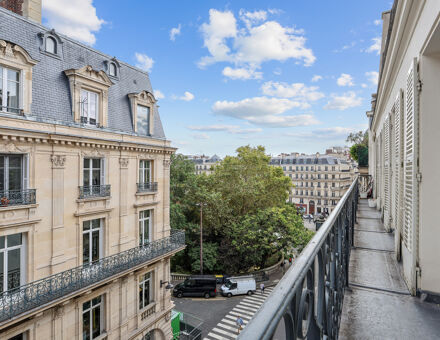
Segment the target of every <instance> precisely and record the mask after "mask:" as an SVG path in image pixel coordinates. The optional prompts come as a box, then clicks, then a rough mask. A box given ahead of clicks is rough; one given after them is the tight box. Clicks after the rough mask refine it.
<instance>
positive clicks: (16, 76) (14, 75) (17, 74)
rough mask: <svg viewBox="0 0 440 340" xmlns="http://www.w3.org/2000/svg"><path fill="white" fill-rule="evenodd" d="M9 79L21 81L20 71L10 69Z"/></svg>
mask: <svg viewBox="0 0 440 340" xmlns="http://www.w3.org/2000/svg"><path fill="white" fill-rule="evenodd" d="M7 79H8V81H11V82H19V81H20V72H18V71H15V70H10V69H8V76H7Z"/></svg>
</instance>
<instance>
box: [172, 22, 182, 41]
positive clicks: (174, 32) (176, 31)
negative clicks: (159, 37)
mask: <svg viewBox="0 0 440 340" xmlns="http://www.w3.org/2000/svg"><path fill="white" fill-rule="evenodd" d="M181 28H182V25H180V24H179V25H178V26H177V27H173V28H172V29H171V30H170V40H171V41H174V40H176V37H177V36H178V35H180V29H181Z"/></svg>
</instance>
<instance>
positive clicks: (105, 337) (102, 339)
mask: <svg viewBox="0 0 440 340" xmlns="http://www.w3.org/2000/svg"><path fill="white" fill-rule="evenodd" d="M107 335H108V334H107V332H106V331H104V333H102V334H101V335H100V336H98V337H97V338H94V339H93V340H104V339H107Z"/></svg>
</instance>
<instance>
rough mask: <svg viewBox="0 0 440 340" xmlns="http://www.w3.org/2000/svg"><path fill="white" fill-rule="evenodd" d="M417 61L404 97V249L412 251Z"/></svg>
mask: <svg viewBox="0 0 440 340" xmlns="http://www.w3.org/2000/svg"><path fill="white" fill-rule="evenodd" d="M417 81H418V77H417V59H414V60H413V62H412V65H411V67H410V69H409V72H408V77H407V82H406V97H405V149H404V150H405V151H404V197H405V198H404V199H405V204H404V211H405V212H404V230H403V240H404V244H405V246H406V248H407V249H408V250H409V251H410V252H413V251H414V249H413V248H414V243H415V241H416V240H415V238H416V237H417V235H415V233H414V231H415V229H416V223H417V210H418V193H417V148H418V145H417V138H418V136H417V130H418V90H417Z"/></svg>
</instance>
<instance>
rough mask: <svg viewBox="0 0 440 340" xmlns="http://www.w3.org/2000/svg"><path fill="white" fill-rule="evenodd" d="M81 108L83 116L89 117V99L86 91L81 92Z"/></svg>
mask: <svg viewBox="0 0 440 340" xmlns="http://www.w3.org/2000/svg"><path fill="white" fill-rule="evenodd" d="M80 107H81V116H82V117H88V116H89V115H88V112H89V110H88V98H87V91H86V90H81V100H80Z"/></svg>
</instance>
